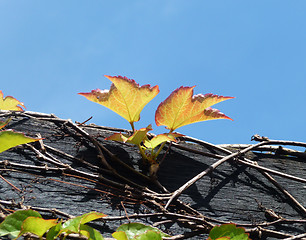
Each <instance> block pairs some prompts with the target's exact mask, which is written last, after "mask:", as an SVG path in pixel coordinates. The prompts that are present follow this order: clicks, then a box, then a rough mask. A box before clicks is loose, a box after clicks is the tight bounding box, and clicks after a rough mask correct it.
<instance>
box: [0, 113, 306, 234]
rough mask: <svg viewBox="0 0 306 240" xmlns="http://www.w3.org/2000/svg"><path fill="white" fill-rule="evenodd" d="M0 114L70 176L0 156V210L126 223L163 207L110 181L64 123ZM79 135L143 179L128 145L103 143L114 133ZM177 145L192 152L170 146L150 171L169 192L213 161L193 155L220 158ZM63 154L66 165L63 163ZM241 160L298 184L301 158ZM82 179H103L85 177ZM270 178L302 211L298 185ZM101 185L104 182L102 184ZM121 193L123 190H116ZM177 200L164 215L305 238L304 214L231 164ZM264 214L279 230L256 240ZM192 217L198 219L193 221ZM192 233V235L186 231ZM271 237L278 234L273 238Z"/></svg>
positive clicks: (172, 228) (28, 155)
mask: <svg viewBox="0 0 306 240" xmlns="http://www.w3.org/2000/svg"><path fill="white" fill-rule="evenodd" d="M1 114H2V115H0V116H2V117H0V120H4V119H6V118H7V117H9V115H10V116H11V117H12V120H11V122H10V124H9V126H7V128H10V129H14V130H16V131H21V132H24V133H26V134H27V135H29V136H35V135H36V134H40V135H41V136H42V137H43V138H44V139H43V144H44V145H45V147H46V151H44V150H43V149H41V146H40V145H39V144H38V143H35V144H31V146H34V147H35V149H37V150H38V151H40V152H41V154H42V155H43V156H46V157H49V158H51V159H52V157H53V158H54V159H57V160H59V161H60V162H61V163H63V164H68V165H69V166H71V168H72V169H73V171H71V170H70V169H71V168H70V169H69V168H66V170H57V169H56V167H57V166H56V165H55V164H52V163H50V162H46V161H45V160H46V159H44V158H43V157H39V156H38V154H37V152H35V151H34V150H33V148H31V147H29V146H24V147H16V148H13V149H11V150H9V151H6V152H3V153H1V154H0V161H1V165H0V168H1V176H2V177H3V178H5V179H6V180H7V181H8V182H9V183H10V184H11V185H10V184H8V183H7V182H5V181H4V180H3V179H0V200H1V202H0V205H1V206H2V207H4V208H6V209H7V208H12V209H17V208H20V207H21V206H18V203H19V204H22V205H24V206H32V207H34V208H35V207H36V208H44V209H57V210H60V211H63V212H65V213H67V214H69V215H81V214H83V213H86V212H89V211H99V212H103V213H105V214H107V215H108V216H109V217H115V216H122V217H124V216H126V213H125V211H127V214H128V216H130V215H132V214H148V213H162V211H163V209H162V208H163V207H164V206H165V204H166V203H167V199H165V200H164V201H161V200H159V199H156V202H157V204H155V203H154V201H153V198H150V197H147V196H143V195H141V193H142V192H145V190H144V189H140V188H139V187H137V186H132V185H131V183H130V182H126V181H124V179H123V178H121V179H120V178H118V176H115V175H114V174H113V173H111V172H110V171H109V170H107V169H106V167H105V166H103V164H102V163H101V159H100V158H98V157H97V155H98V151H97V148H96V146H95V145H94V144H93V143H92V142H91V141H90V140H89V139H87V138H86V137H84V135H82V134H81V133H80V132H78V131H77V130H76V129H74V128H73V127H72V126H71V124H70V123H71V122H70V123H69V124H67V121H65V120H61V119H58V118H56V117H52V116H50V115H48V114H46V115H43V114H41V115H35V114H32V113H29V114H26V113H18V114H17V113H16V114H9V113H3V112H2V113H1ZM79 128H80V129H82V130H84V131H85V132H86V133H88V134H89V135H90V136H91V137H93V138H94V139H97V140H98V142H99V143H100V144H101V145H103V146H104V147H105V148H107V149H108V150H109V151H110V152H111V153H112V154H114V155H115V156H116V157H117V158H119V159H120V161H123V162H124V163H126V164H127V165H129V166H130V167H133V168H135V169H136V170H138V171H144V173H145V169H146V166H145V164H144V163H143V161H142V159H141V157H140V155H139V153H138V151H137V149H136V148H135V147H134V146H132V145H129V144H122V143H117V142H111V141H105V140H104V138H105V137H107V136H109V135H110V134H112V133H113V132H114V130H110V129H108V128H104V127H99V126H95V125H83V126H80V127H79ZM179 145H180V146H183V147H187V148H188V149H193V150H195V151H194V152H193V151H191V150H188V151H186V150H182V149H179V148H177V147H176V146H171V148H170V150H169V152H168V153H167V156H166V158H165V160H164V161H163V163H162V164H161V166H160V169H159V171H158V181H159V182H160V184H161V185H163V186H164V187H165V188H166V189H168V190H169V192H173V191H175V190H176V189H178V188H179V187H181V186H182V185H183V184H184V183H186V182H187V181H188V180H190V179H191V178H193V177H194V176H196V175H197V174H199V173H201V172H202V171H204V170H205V169H206V168H208V167H209V166H210V165H211V164H213V163H215V162H216V161H217V159H215V158H212V157H208V156H203V154H199V153H197V152H196V151H198V152H205V153H211V154H219V155H220V154H221V155H224V153H222V152H220V151H218V150H217V149H215V148H212V147H207V146H202V145H200V144H196V143H192V142H180V143H179ZM48 146H50V147H52V148H54V149H56V150H57V152H54V151H52V150H51V149H50V148H47V147H48ZM58 151H61V152H63V153H65V154H66V156H64V155H61V154H60V153H59V152H58ZM164 152H165V151H164ZM164 152H163V153H164ZM163 153H162V155H163ZM49 154H50V155H49ZM68 154H69V156H72V157H74V158H70V159H69V158H68V157H67V155H68ZM103 154H104V156H105V158H106V160H107V161H108V163H109V164H110V165H111V166H112V168H113V169H115V170H116V171H117V173H118V174H120V175H121V176H123V177H124V178H126V179H129V180H130V181H133V182H134V183H136V184H138V185H141V186H143V187H147V188H148V189H151V190H152V191H154V192H156V193H162V191H161V190H160V189H159V188H158V187H157V186H156V184H154V183H150V182H148V181H146V180H143V179H141V178H139V177H138V176H136V174H134V173H132V172H131V171H129V170H127V169H126V168H125V167H124V166H121V165H120V164H118V163H116V162H115V161H114V160H113V159H112V158H111V157H110V155H109V154H107V152H105V151H104V152H103ZM240 157H241V156H240ZM245 157H246V158H247V159H249V160H252V161H257V162H258V164H259V165H261V166H264V167H267V168H270V169H274V170H276V171H279V172H282V173H287V174H291V175H294V176H297V177H300V178H305V177H306V174H305V172H306V171H305V170H306V164H305V159H303V158H302V157H300V158H297V157H290V156H278V155H275V154H273V153H261V152H258V151H257V152H248V153H247V154H246V155H245ZM77 159H82V160H83V161H86V162H88V163H90V164H92V165H94V166H95V167H90V166H88V165H86V164H84V163H81V162H80V161H78V160H77ZM13 163H18V164H24V165H25V166H15V165H14V166H13ZM30 166H36V167H37V166H40V167H44V169H35V168H33V169H31V168H30ZM74 170H79V171H82V172H85V173H87V174H89V175H88V176H86V175H82V173H81V172H80V173H78V172H76V171H74ZM90 174H92V175H93V176H100V177H101V176H102V177H103V178H100V179H98V178H95V177H93V178H90V177H89V176H90ZM271 176H273V177H274V178H275V180H276V181H277V182H278V183H279V184H280V185H281V186H282V187H284V188H285V189H286V190H287V191H288V192H289V193H290V194H291V195H292V196H293V197H294V198H295V199H296V200H297V201H298V202H299V203H300V204H301V205H303V206H305V205H306V187H305V186H306V183H302V182H298V181H294V180H291V179H287V178H284V177H281V176H275V175H272V174H271ZM104 178H105V179H107V180H108V181H109V182H105V181H103V179H104ZM112 183H114V184H112ZM12 185H13V186H14V187H16V188H18V189H19V190H20V191H19V190H16V189H15V188H14V187H13V186H12ZM124 186H129V187H127V188H124ZM133 189H135V191H133ZM131 193H132V194H131ZM159 196H160V195H159ZM178 199H179V202H178V201H173V202H172V203H171V204H170V207H169V208H168V211H169V213H176V214H183V215H188V216H195V217H199V218H202V219H203V216H205V217H206V218H205V219H206V221H207V222H208V223H209V224H220V223H222V222H234V223H237V224H242V225H243V224H244V226H245V227H246V229H249V231H251V230H252V229H253V230H254V233H252V231H251V237H252V238H253V239H265V237H267V239H276V238H284V237H285V236H287V237H289V236H292V235H296V234H301V233H304V232H306V229H305V228H306V223H305V213H304V212H303V211H302V210H301V209H300V208H298V207H297V206H296V204H294V203H292V201H290V200H288V198H286V196H285V195H284V194H283V193H282V192H281V191H280V190H279V189H277V188H276V187H275V186H274V185H273V184H272V183H271V182H270V181H269V180H267V178H265V177H264V176H263V174H261V173H260V172H259V171H258V170H257V169H254V168H250V167H247V166H244V165H242V164H238V163H237V161H234V160H230V161H228V162H225V163H223V164H222V165H220V166H219V167H217V168H216V169H215V170H214V171H213V172H212V173H211V174H209V175H207V176H204V177H203V178H202V179H200V180H199V181H197V182H196V183H195V184H193V185H192V186H191V187H190V188H189V189H187V190H186V191H184V192H183V193H182V195H181V196H179V198H178ZM12 201H13V202H15V203H16V205H15V206H12V205H11V204H10V203H12ZM268 209H271V210H273V211H274V212H275V213H276V214H277V215H279V217H276V218H275V219H273V220H278V221H280V223H279V224H272V225H271V226H263V225H261V226H262V228H264V229H265V230H264V231H262V236H261V237H260V236H259V235H258V234H259V232H258V231H255V230H256V229H257V230H258V228H256V226H257V225H258V224H262V223H267V222H271V221H272V220H271V219H270V218H269V216H268V215H267V211H265V210H268ZM193 210H194V211H193ZM196 211H197V212H198V213H199V214H201V215H199V214H196ZM44 214H45V215H46V216H47V217H53V216H52V214H50V213H48V212H45V213H44ZM56 216H59V215H56ZM267 217H268V218H267ZM282 219H285V220H286V221H287V220H297V221H298V220H302V221H303V220H304V223H301V222H295V223H293V222H286V221H284V220H282ZM130 220H131V221H138V222H143V223H149V224H154V223H155V224H157V223H159V222H160V224H157V225H158V226H159V227H160V228H161V229H162V230H164V231H167V232H168V233H169V234H171V235H173V236H175V235H180V234H187V235H186V236H188V233H191V235H192V233H194V234H196V233H197V232H199V234H198V235H196V236H194V237H190V239H206V238H207V234H206V233H205V231H206V232H207V231H208V229H209V225H205V224H204V223H203V222H202V223H199V222H193V223H192V221H191V220H190V221H189V222H188V221H187V220H186V219H185V220H184V221H179V220H177V219H176V218H174V217H173V216H170V215H168V216H167V215H164V216H154V217H146V218H144V217H142V218H141V217H138V218H136V219H132V218H131V219H130ZM165 220H167V221H165ZM163 221H165V222H163ZM126 222H128V220H127V219H122V220H112V219H110V218H109V219H108V220H106V221H104V222H97V223H95V227H97V228H98V229H99V230H100V231H101V232H102V234H103V236H104V237H110V234H111V233H112V232H114V231H115V229H116V227H118V226H119V225H120V224H121V223H126ZM245 224H247V225H245ZM193 227H194V228H195V229H192V228H193ZM269 231H272V233H269ZM273 231H274V232H275V233H274V232H273ZM277 233H279V236H278V235H277Z"/></svg>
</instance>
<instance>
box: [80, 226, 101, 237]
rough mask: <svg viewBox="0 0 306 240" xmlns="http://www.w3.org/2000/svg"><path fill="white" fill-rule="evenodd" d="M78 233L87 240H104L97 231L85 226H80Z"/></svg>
mask: <svg viewBox="0 0 306 240" xmlns="http://www.w3.org/2000/svg"><path fill="white" fill-rule="evenodd" d="M80 233H81V235H83V236H86V237H87V238H88V240H103V239H104V238H103V237H102V235H101V233H100V232H99V231H97V230H96V229H94V228H92V227H90V226H88V225H85V224H81V225H80Z"/></svg>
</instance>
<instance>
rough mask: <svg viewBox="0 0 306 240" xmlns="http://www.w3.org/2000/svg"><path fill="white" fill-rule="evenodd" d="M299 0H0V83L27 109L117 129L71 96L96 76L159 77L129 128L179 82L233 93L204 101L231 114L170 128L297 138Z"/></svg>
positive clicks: (303, 55)
mask: <svg viewBox="0 0 306 240" xmlns="http://www.w3.org/2000/svg"><path fill="white" fill-rule="evenodd" d="M305 23H306V1H299V0H295V1H282V0H273V1H272V0H265V1H261V0H259V1H245V0H241V1H225V0H224V1H202V0H198V1H196V0H190V1H182V0H172V1H170V0H168V1H167V0H152V1H146V0H135V1H133V0H131V1H123V0H121V1H120V0H117V1H102V0H101V1H95V0H92V1H78V0H66V1H37V0H36V1H34V0H23V1H22V0H19V1H15V0H10V1H8V0H0V69H1V70H0V79H1V87H0V90H2V91H3V92H4V95H12V96H14V97H16V98H17V99H18V100H20V101H22V102H24V103H25V105H26V107H27V110H30V111H37V112H44V113H54V114H56V115H57V116H59V117H61V118H70V119H72V120H73V121H79V122H82V121H84V120H86V119H88V118H89V117H90V116H93V119H92V120H91V122H93V123H96V124H99V125H103V126H112V127H119V128H129V124H128V122H126V121H125V120H124V119H121V118H120V117H119V116H117V115H116V114H115V113H113V112H111V111H110V110H108V109H107V108H104V107H103V106H100V105H98V104H95V103H92V102H90V101H88V100H86V99H85V98H84V97H82V96H80V95H77V93H78V92H89V91H91V90H92V89H96V88H100V89H108V88H109V87H110V84H111V83H110V81H109V80H108V79H107V78H105V77H104V75H122V76H127V77H129V78H132V79H134V80H135V81H136V82H138V83H139V84H141V85H143V84H151V85H159V87H160V93H159V95H158V96H157V97H156V98H155V99H154V100H153V101H152V102H150V103H149V104H148V105H147V106H146V107H145V109H144V110H143V112H142V114H141V120H140V122H139V123H137V124H136V128H141V127H145V126H147V125H148V124H149V123H152V124H153V128H154V132H155V133H160V132H163V131H164V128H163V127H156V126H155V123H154V113H155V109H156V108H157V106H158V104H159V103H160V102H161V101H163V100H164V99H165V98H166V97H167V96H168V95H169V94H170V93H171V92H172V91H173V90H174V89H176V88H177V87H180V86H193V85H196V88H195V94H198V93H203V94H204V93H210V92H211V93H214V94H218V95H224V96H233V97H236V98H235V99H232V100H228V101H225V102H222V103H219V104H217V105H215V106H214V107H215V108H218V109H219V110H220V111H221V112H223V113H225V114H227V115H228V116H230V117H231V118H233V119H234V121H229V120H213V121H207V122H201V123H196V124H192V125H189V126H185V127H182V128H179V129H178V131H179V132H181V133H184V134H186V135H190V136H192V137H195V138H199V139H202V140H205V141H209V142H212V143H216V144H222V143H249V140H250V138H251V136H252V135H253V134H256V133H258V134H260V135H264V136H268V137H269V138H271V139H285V140H295V141H305V135H306V129H305V125H306V124H305V123H306V120H305V119H306V111H305V103H306V80H305V79H306V28H305Z"/></svg>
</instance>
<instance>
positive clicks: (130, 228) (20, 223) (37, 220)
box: [0, 209, 249, 240]
mask: <svg viewBox="0 0 306 240" xmlns="http://www.w3.org/2000/svg"><path fill="white" fill-rule="evenodd" d="M105 216H106V215H105V214H103V213H99V212H89V213H85V214H83V215H81V216H77V217H74V218H70V219H68V220H66V221H64V222H63V221H62V220H59V219H43V218H42V216H41V215H40V213H39V212H37V211H34V210H31V209H28V210H17V211H15V212H14V213H12V214H10V215H8V216H7V217H6V218H5V219H4V220H3V222H2V223H1V224H0V237H3V236H7V235H8V236H9V237H10V238H11V239H17V238H19V237H21V236H23V235H24V234H28V233H30V234H34V235H36V236H37V237H39V238H40V239H43V237H44V238H45V239H46V240H54V239H58V238H60V239H66V238H67V237H68V236H69V235H70V234H78V235H80V236H85V237H86V238H87V239H88V240H103V239H104V238H103V236H102V235H101V233H100V232H99V231H97V230H96V229H94V228H92V227H90V226H89V225H87V223H89V222H91V221H94V220H97V219H100V218H103V217H105ZM112 236H113V237H114V238H115V239H117V240H153V239H154V240H162V239H163V238H166V237H171V236H170V235H168V234H166V233H164V232H162V231H161V230H159V229H158V228H155V227H152V226H149V225H145V224H142V223H136V222H131V223H126V224H122V225H120V226H119V227H118V228H117V230H116V232H114V233H113V234H112ZM207 240H249V237H248V234H246V233H245V230H244V229H243V228H239V227H236V225H235V224H223V225H221V226H216V227H214V228H213V229H212V230H211V231H210V233H209V238H208V239H207Z"/></svg>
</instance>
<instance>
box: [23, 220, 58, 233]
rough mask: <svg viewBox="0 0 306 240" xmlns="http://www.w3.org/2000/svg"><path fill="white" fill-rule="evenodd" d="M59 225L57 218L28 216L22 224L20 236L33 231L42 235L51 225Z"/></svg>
mask: <svg viewBox="0 0 306 240" xmlns="http://www.w3.org/2000/svg"><path fill="white" fill-rule="evenodd" d="M55 225H57V219H48V220H46V219H43V218H40V217H28V218H27V219H25V220H24V221H23V223H22V225H21V232H20V233H19V237H20V236H22V235H23V234H25V233H33V234H35V235H37V236H39V237H42V236H43V235H44V234H45V233H46V232H47V231H48V230H49V229H50V228H51V227H53V226H55Z"/></svg>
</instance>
